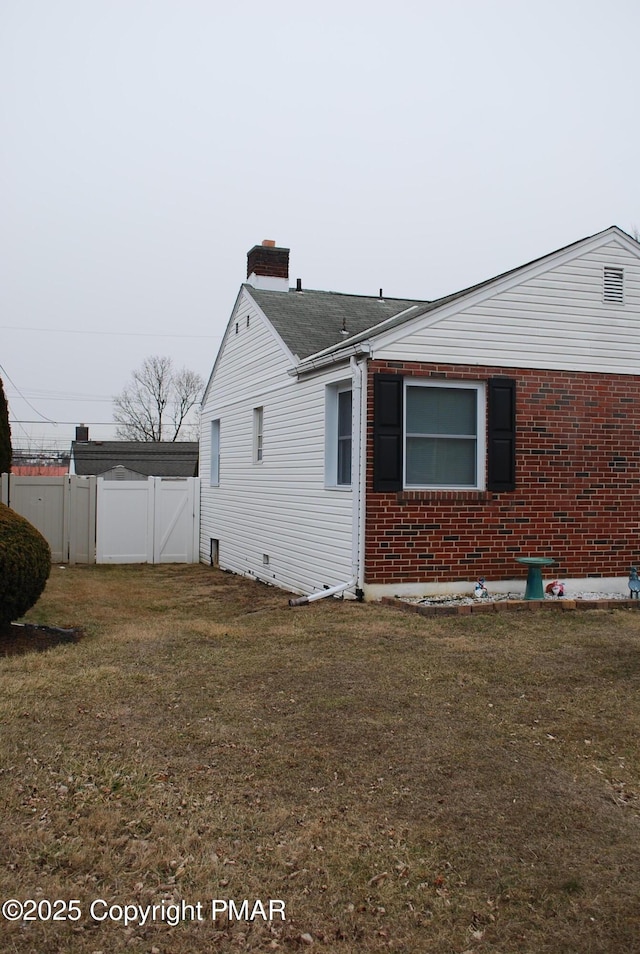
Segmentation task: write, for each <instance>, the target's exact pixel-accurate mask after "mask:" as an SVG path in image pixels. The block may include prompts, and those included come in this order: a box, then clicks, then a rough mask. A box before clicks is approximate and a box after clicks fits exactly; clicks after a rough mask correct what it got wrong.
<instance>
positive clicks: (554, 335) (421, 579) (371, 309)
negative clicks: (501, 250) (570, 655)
mask: <svg viewBox="0 0 640 954" xmlns="http://www.w3.org/2000/svg"><path fill="white" fill-rule="evenodd" d="M288 257H289V252H288V249H283V248H277V247H275V246H274V244H273V243H267V244H266V245H265V244H263V245H262V246H256V247H254V248H253V249H252V250H251V251H250V252H249V256H248V269H247V274H248V280H247V283H246V284H244V285H242V286H241V289H240V292H239V294H238V298H237V301H236V304H235V307H234V309H233V312H232V315H231V318H230V321H229V325H228V327H227V330H226V333H225V336H224V338H223V341H222V345H221V347H220V351H219V354H218V357H217V360H216V362H215V365H214V368H213V371H212V374H211V378H210V380H209V384H208V386H207V390H206V392H205V396H204V399H203V405H202V431H201V442H200V459H201V469H200V472H201V475H202V497H201V503H202V511H201V512H202V519H201V543H200V554H201V559H202V560H203V561H211V562H212V563H217V564H219V565H220V566H221V567H223V568H225V569H229V570H232V571H234V572H237V573H243V574H247V575H252V576H255V577H257V578H259V579H262V580H266V581H268V582H271V583H273V584H275V585H277V586H281V587H283V588H285V589H287V590H291V591H293V592H298V593H305V594H309V593H312V592H315V591H321V590H322V589H323V588H333V587H340V586H343V587H345V589H346V591H347V592H348V593H352V594H357V595H361V594H363V595H364V596H365V597H366V598H379V597H380V596H382V595H385V594H410V593H415V594H417V593H424V594H426V593H432V592H438V591H451V590H461V589H470V588H472V586H473V582H474V581H475V580H476V579H477V578H478V577H479V576H483V577H485V578H486V580H487V585H488V586H489V589H492V588H493V589H494V590H500V589H502V590H508V589H513V588H514V580H517V581H519V584H522V585H523V581H524V577H525V575H526V572H525V568H524V567H522V566H521V565H520V564H518V562H517V558H518V557H520V556H541V555H542V556H551V557H553V558H554V559H555V560H556V564H555V566H554V567H553V569H552V570H551V571H550V572H551V574H552V577H551V578H553V577H556V576H557V577H559V578H561V579H563V580H565V581H569V582H570V583H571V581H578V580H584V579H585V578H587V577H588V578H590V579H589V581H588V582H589V585H588V588H589V589H597V588H601V589H602V588H604V587H605V586H607V585H609V584H608V582H607V581H610V579H611V578H615V579H616V580H617V581H618V582H619V583H621V582H622V581H623V580H624V579H626V577H627V575H628V570H629V566H630V565H631V564H634V563H636V564H637V563H639V562H640V514H639V512H638V506H637V500H638V492H639V489H640V366H639V363H638V355H639V354H640V244H638V243H637V242H636V241H634V240H633V239H632V238H631V237H630V236H628V235H627V234H626V233H624V232H622V231H621V230H620V229H618V228H616V227H612V228H609V229H606V230H605V231H603V232H600V233H598V234H597V235H594V236H591V237H588V238H585V239H582V240H581V241H578V242H576V243H574V244H572V245H569V246H567V247H566V248H562V249H560V250H558V251H555V252H552V253H551V254H549V255H545V256H544V257H542V258H539V259H537V260H535V261H533V262H530V263H528V264H526V265H523V266H521V267H520V268H516V269H513V270H512V271H509V272H506V273H504V274H502V275H499V276H497V277H496V278H493V279H491V280H490V281H486V282H483V283H481V284H479V285H475V286H473V287H471V288H467V289H465V290H463V291H460V292H458V293H457V294H454V295H449V296H447V297H446V298H441V299H439V300H437V301H432V302H414V301H404V300H403V301H398V300H393V299H385V298H382V297H380V298H375V297H372V298H366V297H359V296H352V295H340V294H335V293H331V292H321V291H308V290H306V289H302V288H301V287H300V283H299V282H298V287H297V288H296V289H291V288H289V277H288ZM583 588H584V587H583ZM569 592H570V590H569Z"/></svg>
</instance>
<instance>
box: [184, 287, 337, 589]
mask: <svg viewBox="0 0 640 954" xmlns="http://www.w3.org/2000/svg"><path fill="white" fill-rule="evenodd" d="M247 317H249V318H250V321H249V325H248V326H247ZM236 322H237V323H238V333H237V335H236V333H235V324H236ZM294 367H295V361H294V359H293V358H292V357H291V356H290V355H289V354H288V353H287V352H286V349H285V348H284V347H283V346H282V344H281V343H280V341H279V339H278V338H277V336H276V335H275V333H274V331H273V329H272V327H271V326H270V324H269V323H268V322H267V321H266V319H265V318H264V316H263V315H262V312H261V311H260V310H259V309H257V308H256V306H255V305H254V304H253V302H252V300H250V299H248V296H246V295H244V294H243V295H241V296H240V298H239V301H238V303H237V307H236V309H235V311H234V314H233V316H232V320H231V322H230V325H229V330H228V332H227V335H226V337H225V339H224V341H223V346H222V349H221V352H220V354H219V357H218V360H217V362H216V366H215V370H214V374H213V376H212V380H211V381H210V384H209V387H208V389H207V394H206V396H205V400H204V402H203V407H202V428H201V435H202V436H201V467H202V468H203V470H202V472H203V473H206V472H207V470H206V468H210V455H211V446H210V443H211V432H210V426H209V423H210V421H211V420H214V419H220V421H221V428H220V458H221V480H220V485H219V486H218V487H205V486H203V488H202V503H201V513H202V519H201V542H200V553H201V559H202V561H203V562H205V563H210V560H211V540H212V539H213V540H215V541H218V545H219V561H220V567H221V568H222V569H227V570H231V571H233V572H235V573H241V574H244V575H248V576H255V577H256V578H258V579H261V580H264V581H266V582H271V583H274V584H275V585H277V586H280V587H282V588H284V589H288V590H292V591H294V592H305V593H311V592H314V591H316V590H319V589H322V587H323V586H335V585H337V584H339V583H343V582H346V581H347V580H349V579H350V578H351V576H352V568H353V567H352V535H351V528H352V525H353V518H352V493H351V491H350V488H348V487H346V488H344V492H343V493H336V492H335V490H331V489H328V488H327V487H326V485H325V392H326V386H327V384H332V383H333V384H335V383H338V382H340V381H342V382H344V380H345V368H344V367H342V368H338V369H330V370H329V371H328V372H327V373H326V374H324V375H317V376H313V377H311V378H307V379H303V380H301V381H298V380H297V379H296V378H295V377H292V376H291V375H290V374H289V373H288V372H289V371H290V370H291V369H293V368H294ZM347 374H348V372H347ZM257 407H262V408H263V409H264V418H263V431H264V435H263V437H266V443H265V444H264V454H263V461H262V464H261V466H259V467H256V466H255V465H254V463H253V440H254V437H253V411H254V409H255V408H257ZM265 555H267V556H268V558H269V559H268V564H267V563H265V562H264V557H265Z"/></svg>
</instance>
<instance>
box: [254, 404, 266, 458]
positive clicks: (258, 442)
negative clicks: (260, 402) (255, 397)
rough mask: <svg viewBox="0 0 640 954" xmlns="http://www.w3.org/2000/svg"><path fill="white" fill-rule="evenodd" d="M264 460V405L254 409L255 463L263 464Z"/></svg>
mask: <svg viewBox="0 0 640 954" xmlns="http://www.w3.org/2000/svg"><path fill="white" fill-rule="evenodd" d="M263 460H264V407H262V406H260V407H254V409H253V463H254V464H261V463H262V462H263Z"/></svg>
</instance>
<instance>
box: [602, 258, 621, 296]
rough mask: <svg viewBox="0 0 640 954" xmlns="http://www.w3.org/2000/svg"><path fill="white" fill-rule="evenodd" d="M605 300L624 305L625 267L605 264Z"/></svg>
mask: <svg viewBox="0 0 640 954" xmlns="http://www.w3.org/2000/svg"><path fill="white" fill-rule="evenodd" d="M604 301H608V302H613V304H615V305H624V269H622V268H614V267H613V266H611V265H605V266H604Z"/></svg>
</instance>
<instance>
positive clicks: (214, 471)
mask: <svg viewBox="0 0 640 954" xmlns="http://www.w3.org/2000/svg"><path fill="white" fill-rule="evenodd" d="M209 433H210V435H211V466H210V470H209V486H210V487H219V486H220V418H219V417H218V418H216V419H215V420H213V421H211V425H210V431H209Z"/></svg>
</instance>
